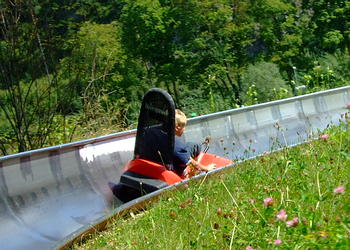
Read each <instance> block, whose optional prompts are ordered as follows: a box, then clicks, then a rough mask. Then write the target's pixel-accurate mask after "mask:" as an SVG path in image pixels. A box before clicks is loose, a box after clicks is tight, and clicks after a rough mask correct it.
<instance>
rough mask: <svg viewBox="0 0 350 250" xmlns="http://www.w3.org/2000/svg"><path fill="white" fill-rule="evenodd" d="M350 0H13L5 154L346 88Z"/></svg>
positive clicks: (2, 43) (3, 63) (1, 15)
mask: <svg viewBox="0 0 350 250" xmlns="http://www.w3.org/2000/svg"><path fill="white" fill-rule="evenodd" d="M349 79H350V2H349V1H347V0H332V1H330V0H318V1H314V0H240V1H238V0H111V1H102V0H95V1H91V0H79V1H71V0H60V1H57V0H50V1H49V0H18V1H17V0H12V1H9V0H3V1H1V2H0V154H2V155H6V154H10V153H15V152H22V151H27V150H31V149H36V148H40V147H45V146H49V145H56V144H61V143H66V142H69V141H72V140H77V139H81V138H86V137H92V136H96V135H102V134H107V133H111V132H117V131H121V130H125V129H130V128H134V127H135V125H136V123H137V116H138V112H139V106H140V100H141V99H142V96H143V94H144V93H145V91H146V90H147V89H149V88H151V87H160V88H163V89H166V90H167V91H168V92H169V93H170V94H171V95H172V96H173V97H174V100H175V102H176V106H177V107H178V108H181V109H183V110H184V111H185V113H186V114H187V115H188V116H191V115H193V116H194V115H200V114H205V113H210V112H216V111H220V110H225V109H230V108H235V107H240V106H243V105H252V104H256V103H261V102H267V101H271V100H276V99H281V98H285V97H290V96H295V95H300V94H303V93H308V92H314V91H318V90H322V89H329V88H335V87H339V86H344V85H347V84H348V83H349Z"/></svg>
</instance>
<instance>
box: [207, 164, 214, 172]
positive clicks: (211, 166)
mask: <svg viewBox="0 0 350 250" xmlns="http://www.w3.org/2000/svg"><path fill="white" fill-rule="evenodd" d="M213 169H216V165H215V164H214V163H212V164H209V165H208V166H207V171H211V170H213Z"/></svg>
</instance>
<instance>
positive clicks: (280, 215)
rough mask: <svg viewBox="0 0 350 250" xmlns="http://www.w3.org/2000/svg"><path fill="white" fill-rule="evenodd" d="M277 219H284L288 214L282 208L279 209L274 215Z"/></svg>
mask: <svg viewBox="0 0 350 250" xmlns="http://www.w3.org/2000/svg"><path fill="white" fill-rule="evenodd" d="M276 217H277V220H286V219H287V217H288V215H287V213H286V211H285V210H284V209H282V210H280V211H279V212H278V214H277V215H276Z"/></svg>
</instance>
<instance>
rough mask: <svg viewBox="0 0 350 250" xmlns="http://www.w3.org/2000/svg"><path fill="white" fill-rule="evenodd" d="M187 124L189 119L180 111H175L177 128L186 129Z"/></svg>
mask: <svg viewBox="0 0 350 250" xmlns="http://www.w3.org/2000/svg"><path fill="white" fill-rule="evenodd" d="M186 124H187V117H186V115H185V114H184V112H182V111H181V110H180V109H175V126H181V127H185V126H186Z"/></svg>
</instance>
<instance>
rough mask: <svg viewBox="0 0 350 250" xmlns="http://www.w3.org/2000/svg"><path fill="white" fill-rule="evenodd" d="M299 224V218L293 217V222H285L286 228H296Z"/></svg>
mask: <svg viewBox="0 0 350 250" xmlns="http://www.w3.org/2000/svg"><path fill="white" fill-rule="evenodd" d="M298 224H299V218H298V217H294V219H293V220H289V221H287V222H286V225H287V227H296V226H297V225H298Z"/></svg>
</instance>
